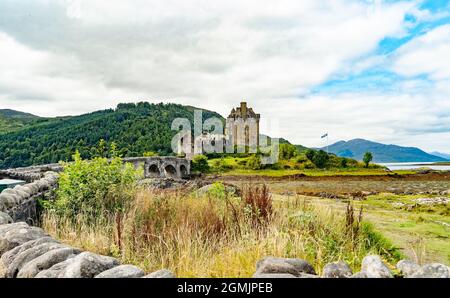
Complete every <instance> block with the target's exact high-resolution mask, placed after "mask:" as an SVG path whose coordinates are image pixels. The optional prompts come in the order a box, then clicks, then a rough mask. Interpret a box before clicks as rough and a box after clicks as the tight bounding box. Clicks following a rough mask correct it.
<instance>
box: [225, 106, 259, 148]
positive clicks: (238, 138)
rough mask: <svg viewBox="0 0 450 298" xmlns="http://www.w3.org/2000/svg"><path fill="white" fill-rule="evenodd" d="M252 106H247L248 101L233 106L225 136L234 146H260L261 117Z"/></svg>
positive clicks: (227, 121)
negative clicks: (235, 106)
mask: <svg viewBox="0 0 450 298" xmlns="http://www.w3.org/2000/svg"><path fill="white" fill-rule="evenodd" d="M260 117H261V116H260V114H256V113H255V112H254V111H253V109H252V108H249V107H247V103H246V102H241V104H240V106H239V107H237V108H233V109H232V110H231V113H230V115H229V116H228V118H227V120H226V125H225V137H226V139H227V142H230V141H231V142H232V144H233V145H234V146H238V147H241V146H248V147H250V148H252V147H254V148H255V149H256V148H257V147H258V146H259V119H260Z"/></svg>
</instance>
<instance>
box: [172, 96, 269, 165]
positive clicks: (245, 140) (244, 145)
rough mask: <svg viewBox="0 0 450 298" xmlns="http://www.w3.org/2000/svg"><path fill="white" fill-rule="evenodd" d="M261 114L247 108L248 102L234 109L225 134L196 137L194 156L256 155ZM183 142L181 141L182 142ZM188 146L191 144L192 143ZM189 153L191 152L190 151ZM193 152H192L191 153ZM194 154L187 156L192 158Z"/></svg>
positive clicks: (180, 150)
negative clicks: (206, 154) (213, 154)
mask: <svg viewBox="0 0 450 298" xmlns="http://www.w3.org/2000/svg"><path fill="white" fill-rule="evenodd" d="M260 118H261V116H260V114H256V113H255V112H254V111H253V109H252V108H249V107H247V103H246V102H241V104H240V106H239V107H237V108H233V109H232V110H231V112H230V115H229V116H228V117H227V119H226V122H225V128H224V130H223V132H216V133H212V132H203V133H202V134H201V135H198V136H195V137H194V140H193V143H192V149H193V151H192V152H193V155H198V154H204V153H212V152H227V153H234V152H236V151H237V152H240V153H242V152H250V153H256V152H257V149H258V147H259V145H260V143H259V120H260ZM180 142H181V140H180ZM186 144H190V141H189V142H188V143H186ZM182 147H183V145H181V143H180V145H179V146H178V152H179V154H181V153H182V152H183V151H184V152H187V151H185V148H184V149H183V148H182ZM188 151H189V150H188ZM189 152H191V151H189ZM193 155H192V154H186V156H187V157H188V158H192V156H193Z"/></svg>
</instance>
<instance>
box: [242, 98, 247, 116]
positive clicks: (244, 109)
mask: <svg viewBox="0 0 450 298" xmlns="http://www.w3.org/2000/svg"><path fill="white" fill-rule="evenodd" d="M241 116H242V118H245V117H247V103H246V102H245V101H241Z"/></svg>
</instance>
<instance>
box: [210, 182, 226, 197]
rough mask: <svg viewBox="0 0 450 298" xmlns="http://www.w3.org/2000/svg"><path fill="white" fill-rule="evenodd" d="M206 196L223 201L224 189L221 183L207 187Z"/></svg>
mask: <svg viewBox="0 0 450 298" xmlns="http://www.w3.org/2000/svg"><path fill="white" fill-rule="evenodd" d="M207 194H209V195H210V196H212V197H214V198H217V199H222V200H223V199H225V197H226V189H225V185H223V183H221V182H214V183H213V184H211V186H210V187H209V189H208V191H207Z"/></svg>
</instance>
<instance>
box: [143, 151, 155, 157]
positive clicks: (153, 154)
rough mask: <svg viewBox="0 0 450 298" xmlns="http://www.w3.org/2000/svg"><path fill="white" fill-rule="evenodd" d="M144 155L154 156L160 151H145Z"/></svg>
mask: <svg viewBox="0 0 450 298" xmlns="http://www.w3.org/2000/svg"><path fill="white" fill-rule="evenodd" d="M143 156H144V157H152V156H158V153H156V152H154V151H145V152H144V154H143Z"/></svg>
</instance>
